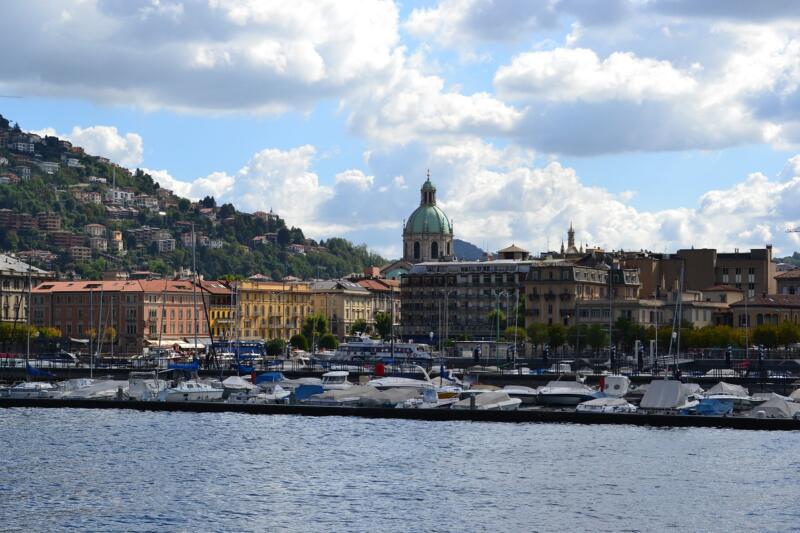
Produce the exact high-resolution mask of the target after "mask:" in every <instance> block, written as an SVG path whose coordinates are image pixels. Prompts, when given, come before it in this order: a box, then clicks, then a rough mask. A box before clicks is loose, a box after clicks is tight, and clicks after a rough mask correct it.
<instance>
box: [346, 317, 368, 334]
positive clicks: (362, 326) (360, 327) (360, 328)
mask: <svg viewBox="0 0 800 533" xmlns="http://www.w3.org/2000/svg"><path fill="white" fill-rule="evenodd" d="M365 331H367V321H366V320H364V319H363V318H357V319H356V320H354V321H353V325H352V326H350V333H351V334H353V335H360V334H362V333H364V332H365Z"/></svg>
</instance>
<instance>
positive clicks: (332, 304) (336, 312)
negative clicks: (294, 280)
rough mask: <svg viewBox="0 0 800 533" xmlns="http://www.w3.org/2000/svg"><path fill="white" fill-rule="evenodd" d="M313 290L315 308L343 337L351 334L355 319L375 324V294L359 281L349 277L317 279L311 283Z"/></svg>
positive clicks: (371, 324)
mask: <svg viewBox="0 0 800 533" xmlns="http://www.w3.org/2000/svg"><path fill="white" fill-rule="evenodd" d="M311 291H312V293H313V308H314V312H315V313H321V314H322V315H324V316H325V317H326V318H327V319H328V327H329V328H330V330H331V332H332V333H333V334H334V335H336V336H337V337H339V338H340V339H344V337H345V336H346V335H350V333H351V328H352V326H353V323H354V322H355V321H356V320H364V321H365V322H366V323H367V327H368V328H371V327H372V326H374V325H375V318H374V316H373V313H372V295H371V294H370V292H369V291H368V290H367V289H365V288H364V287H362V286H361V285H359V284H358V283H355V282H352V281H349V280H346V279H333V280H317V281H313V282H312V283H311Z"/></svg>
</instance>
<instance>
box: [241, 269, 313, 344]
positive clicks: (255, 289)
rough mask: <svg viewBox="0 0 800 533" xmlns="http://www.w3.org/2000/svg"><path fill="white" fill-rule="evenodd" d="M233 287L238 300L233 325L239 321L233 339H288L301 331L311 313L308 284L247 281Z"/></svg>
mask: <svg viewBox="0 0 800 533" xmlns="http://www.w3.org/2000/svg"><path fill="white" fill-rule="evenodd" d="M231 285H232V287H231V288H232V289H233V290H234V293H235V295H234V300H235V301H236V308H235V312H234V316H233V322H234V323H235V322H237V321H238V331H236V329H237V328H234V331H232V332H231V338H239V339H241V340H261V339H264V340H270V339H284V340H288V339H289V338H290V337H291V336H292V335H295V334H296V333H300V332H301V328H302V327H303V321H304V320H305V319H306V317H307V316H308V315H310V314H311V291H310V288H309V285H308V283H303V282H294V281H293V282H281V281H252V280H245V281H239V282H234V283H232V284H231ZM229 319H230V318H229Z"/></svg>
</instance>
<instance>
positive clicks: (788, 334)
mask: <svg viewBox="0 0 800 533" xmlns="http://www.w3.org/2000/svg"><path fill="white" fill-rule="evenodd" d="M797 342H800V327H798V326H797V325H796V324H792V323H791V322H789V321H787V320H784V321H783V322H781V323H780V325H779V326H778V344H780V345H781V346H784V347H785V348H786V349H787V350H788V349H789V346H790V345H791V344H795V343H797Z"/></svg>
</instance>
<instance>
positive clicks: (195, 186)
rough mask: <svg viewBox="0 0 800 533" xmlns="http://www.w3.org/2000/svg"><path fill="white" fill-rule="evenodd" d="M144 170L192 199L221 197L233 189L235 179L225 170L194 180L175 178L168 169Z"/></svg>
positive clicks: (173, 189)
mask: <svg viewBox="0 0 800 533" xmlns="http://www.w3.org/2000/svg"><path fill="white" fill-rule="evenodd" d="M142 170H143V171H144V172H146V173H148V174H150V175H151V176H152V177H153V179H154V180H155V181H156V182H157V183H158V184H159V185H160V186H161V187H164V188H165V189H170V190H171V191H173V192H174V193H175V194H177V195H178V196H182V197H184V198H189V199H190V200H200V199H201V198H204V197H205V196H213V197H214V198H216V199H221V198H223V197H224V196H225V195H226V194H228V193H229V192H230V191H231V189H232V188H233V185H234V181H235V179H234V177H233V176H229V175H227V174H225V173H224V172H212V173H211V174H209V175H208V176H206V177H203V178H197V179H195V180H193V181H181V180H178V179H176V178H174V177H173V176H172V175H171V174H170V173H169V171H167V170H155V169H148V168H143V169H142ZM237 207H238V206H237Z"/></svg>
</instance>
